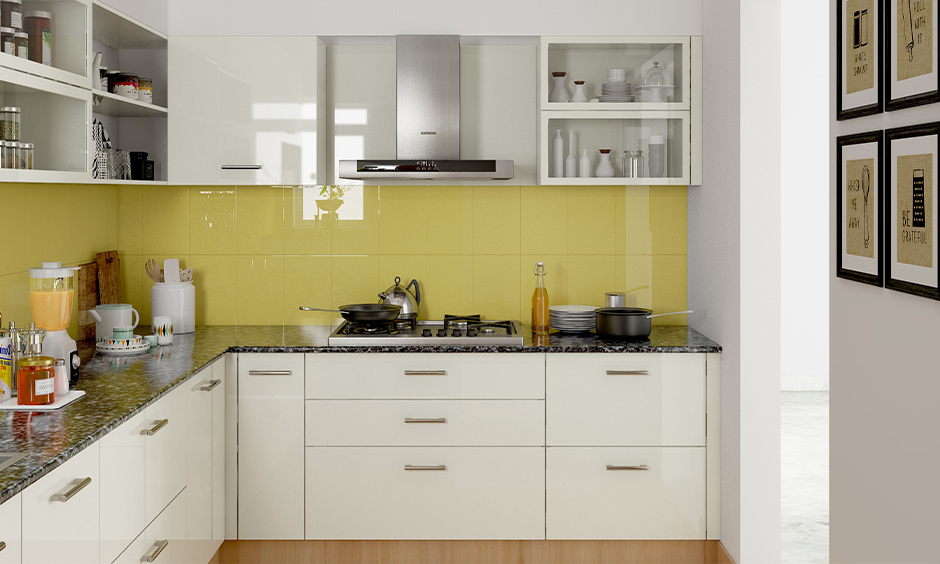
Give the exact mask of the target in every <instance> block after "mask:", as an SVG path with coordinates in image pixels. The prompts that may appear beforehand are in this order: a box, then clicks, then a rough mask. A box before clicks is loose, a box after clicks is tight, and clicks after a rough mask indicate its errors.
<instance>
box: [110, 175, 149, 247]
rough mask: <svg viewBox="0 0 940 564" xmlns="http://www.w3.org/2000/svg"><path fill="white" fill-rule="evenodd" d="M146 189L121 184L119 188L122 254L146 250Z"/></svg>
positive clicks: (120, 245)
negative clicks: (144, 245) (144, 244)
mask: <svg viewBox="0 0 940 564" xmlns="http://www.w3.org/2000/svg"><path fill="white" fill-rule="evenodd" d="M143 243H144V189H143V187H142V186H121V189H120V190H118V246H117V250H118V252H119V253H121V254H125V253H126V254H129V255H140V254H143V252H144V247H143Z"/></svg>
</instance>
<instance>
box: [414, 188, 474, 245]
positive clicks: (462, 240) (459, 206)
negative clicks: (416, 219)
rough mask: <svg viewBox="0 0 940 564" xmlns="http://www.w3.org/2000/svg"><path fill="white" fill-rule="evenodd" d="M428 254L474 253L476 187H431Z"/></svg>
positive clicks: (428, 196)
mask: <svg viewBox="0 0 940 564" xmlns="http://www.w3.org/2000/svg"><path fill="white" fill-rule="evenodd" d="M427 206H428V208H427V209H428V211H427V220H426V221H427V253H428V254H432V255H469V254H472V253H473V217H474V216H473V186H428V190H427Z"/></svg>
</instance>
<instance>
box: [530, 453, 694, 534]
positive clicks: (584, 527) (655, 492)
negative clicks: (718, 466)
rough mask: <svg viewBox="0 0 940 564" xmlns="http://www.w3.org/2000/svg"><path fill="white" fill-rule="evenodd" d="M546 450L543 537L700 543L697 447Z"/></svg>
mask: <svg viewBox="0 0 940 564" xmlns="http://www.w3.org/2000/svg"><path fill="white" fill-rule="evenodd" d="M546 450H547V454H546V465H545V467H546V471H545V476H546V495H545V498H546V534H547V538H549V539H704V538H705V449H704V447H679V448H676V447H669V448H643V447H631V448H603V447H601V448H597V447H549V448H548V449H546ZM608 466H610V467H611V469H608ZM643 467H645V469H640V468H643Z"/></svg>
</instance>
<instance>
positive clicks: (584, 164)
mask: <svg viewBox="0 0 940 564" xmlns="http://www.w3.org/2000/svg"><path fill="white" fill-rule="evenodd" d="M579 172H580V173H581V174H580V175H579V176H580V177H581V178H591V157H589V156H588V154H587V149H581V163H580V169H579Z"/></svg>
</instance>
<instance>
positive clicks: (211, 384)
mask: <svg viewBox="0 0 940 564" xmlns="http://www.w3.org/2000/svg"><path fill="white" fill-rule="evenodd" d="M221 383H222V380H209V383H208V384H206V385H205V386H203V387H201V388H199V389H200V390H201V391H203V392H211V391H212V389H213V388H215V387H216V386H218V385H219V384H221Z"/></svg>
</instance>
